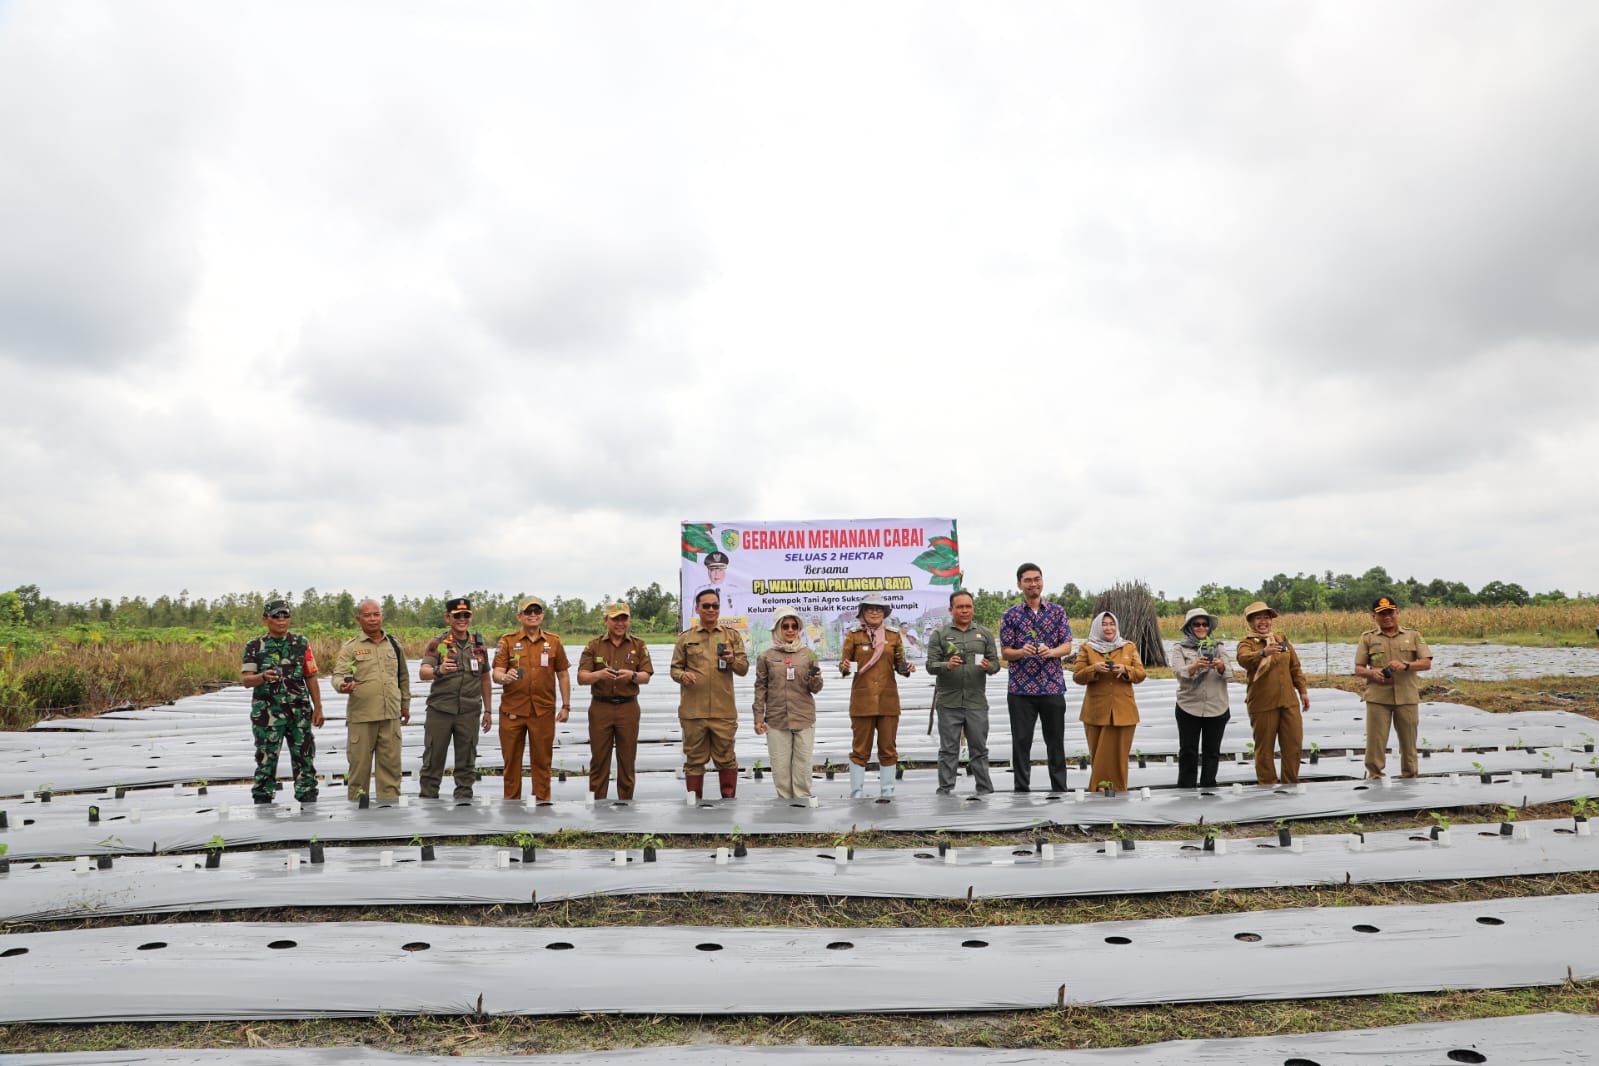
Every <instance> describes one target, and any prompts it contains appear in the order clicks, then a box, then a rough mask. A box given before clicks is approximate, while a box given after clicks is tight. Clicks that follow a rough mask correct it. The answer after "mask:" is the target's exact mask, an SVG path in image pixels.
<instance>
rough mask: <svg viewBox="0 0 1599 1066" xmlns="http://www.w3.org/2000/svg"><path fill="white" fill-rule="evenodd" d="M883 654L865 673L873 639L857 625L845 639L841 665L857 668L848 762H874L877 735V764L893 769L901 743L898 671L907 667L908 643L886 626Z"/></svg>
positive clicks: (851, 693)
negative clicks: (873, 740) (899, 741)
mask: <svg viewBox="0 0 1599 1066" xmlns="http://www.w3.org/2000/svg"><path fill="white" fill-rule="evenodd" d="M883 629H884V632H883V654H882V656H881V657H880V658H879V659H878V660H877V662H876V663H875V664H873V666H872V668H871V669H870V670H862V669H861V667H862V666H864V665H865V663H866V660H868V659H870V658H871V657H872V639H871V638H870V637H868V636H867V635H866V627H865V626H863V625H861V624H860V623H858V622H857V623H856V624H855V625H854V626H852V627H851V628H850V631H849V632H848V633H847V634H845V636H844V649H843V651H841V652H840V653H839V656H838V657H839V659H840V660H841V661H842V662H847V663H854V664H855V677H854V680H853V681H852V682H851V683H850V690H849V725H850V733H851V737H852V740H853V743H852V744H851V746H850V752H849V761H850V762H852V763H854V764H855V765H856V766H865V765H866V764H867V763H869V762H871V761H872V734H873V733H874V732H875V733H876V734H877V764H878V765H879V766H893V765H895V764H896V763H898V762H899V751H898V750H897V749H896V747H895V743H896V742H897V740H898V739H899V679H898V678H897V677H895V676H894V675H895V671H896V668H898V667H903V666H904V665H905V641H904V639H903V638H902V637H900V635H899V633H898V631H896V630H893V629H890V628H888V623H887V622H884V623H883Z"/></svg>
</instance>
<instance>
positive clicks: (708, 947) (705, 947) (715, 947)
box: [694, 944, 722, 951]
mask: <svg viewBox="0 0 1599 1066" xmlns="http://www.w3.org/2000/svg"><path fill="white" fill-rule="evenodd" d="M694 950H695V951H721V950H722V945H720V944H695V945H694Z"/></svg>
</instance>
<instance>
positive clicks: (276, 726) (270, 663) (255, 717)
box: [239, 600, 322, 803]
mask: <svg viewBox="0 0 1599 1066" xmlns="http://www.w3.org/2000/svg"><path fill="white" fill-rule="evenodd" d="M292 618H293V613H292V612H291V611H290V609H289V603H288V601H287V600H268V601H267V603H266V607H265V608H263V609H262V611H261V621H263V622H265V623H266V628H267V631H266V634H265V635H264V636H259V637H256V638H255V639H254V640H252V641H250V642H249V643H248V644H246V645H245V646H244V665H243V666H242V667H241V668H240V677H239V680H240V681H241V682H242V683H243V684H244V685H245V687H247V688H253V689H255V693H254V694H253V696H252V697H251V699H250V734H251V737H252V739H254V741H255V780H254V782H253V784H252V785H251V787H250V795H251V796H253V797H254V798H255V802H257V803H271V802H272V797H273V795H274V793H276V792H277V789H278V751H279V750H280V749H281V748H282V746H283V742H284V741H285V740H287V741H288V742H289V765H290V766H291V767H293V769H294V798H295V799H297V800H299V801H300V802H301V803H314V802H316V798H317V787H316V766H315V765H314V760H315V758H316V737H315V736H314V735H313V734H312V732H311V730H312V728H313V727H320V726H321V725H322V686H321V685H320V684H319V683H318V680H317V673H316V659H315V658H314V657H313V656H312V655H311V644H310V641H308V640H306V639H305V638H304V637H302V636H301V635H300V634H298V633H290V632H289V621H290V620H291V619H292Z"/></svg>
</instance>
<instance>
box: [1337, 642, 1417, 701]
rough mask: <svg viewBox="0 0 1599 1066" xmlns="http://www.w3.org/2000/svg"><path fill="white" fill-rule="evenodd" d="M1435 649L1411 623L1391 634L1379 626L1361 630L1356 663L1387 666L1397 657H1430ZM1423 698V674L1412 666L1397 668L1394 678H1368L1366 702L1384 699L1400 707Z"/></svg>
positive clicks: (1408, 660)
mask: <svg viewBox="0 0 1599 1066" xmlns="http://www.w3.org/2000/svg"><path fill="white" fill-rule="evenodd" d="M1431 658H1432V649H1431V648H1429V647H1427V642H1426V641H1425V640H1423V639H1421V634H1420V633H1418V632H1416V631H1415V630H1414V629H1411V628H1410V627H1408V626H1400V627H1399V632H1397V633H1395V634H1394V635H1393V636H1391V637H1385V636H1383V635H1382V630H1380V629H1368V630H1366V631H1365V632H1364V633H1362V634H1360V642H1359V643H1358V644H1356V645H1355V665H1356V666H1378V667H1381V666H1386V665H1387V664H1388V663H1390V662H1392V661H1393V660H1395V659H1398V660H1399V661H1400V662H1402V663H1413V662H1415V661H1416V660H1417V659H1431ZM1420 701H1421V677H1420V676H1419V675H1417V674H1413V673H1411V672H1410V671H1409V670H1395V671H1394V679H1393V681H1392V682H1383V683H1379V682H1376V681H1367V682H1366V702H1367V703H1383V704H1387V705H1389V706H1394V707H1397V706H1399V705H1401V704H1405V703H1419V702H1420Z"/></svg>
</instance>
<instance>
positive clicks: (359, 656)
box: [355, 648, 372, 659]
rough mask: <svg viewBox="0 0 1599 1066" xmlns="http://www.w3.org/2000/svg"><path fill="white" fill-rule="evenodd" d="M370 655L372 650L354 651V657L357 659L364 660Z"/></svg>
mask: <svg viewBox="0 0 1599 1066" xmlns="http://www.w3.org/2000/svg"><path fill="white" fill-rule="evenodd" d="M371 654H372V649H371V648H357V649H355V657H356V658H357V659H365V658H367V657H368V656H370V655H371Z"/></svg>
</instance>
